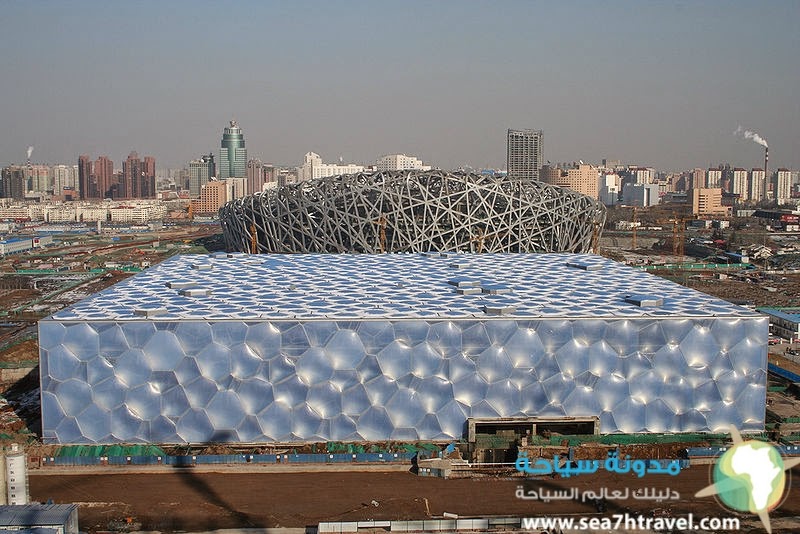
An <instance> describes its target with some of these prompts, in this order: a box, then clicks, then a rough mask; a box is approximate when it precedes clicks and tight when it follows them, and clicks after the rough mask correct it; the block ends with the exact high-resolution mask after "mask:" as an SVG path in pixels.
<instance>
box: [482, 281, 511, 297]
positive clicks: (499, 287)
mask: <svg viewBox="0 0 800 534" xmlns="http://www.w3.org/2000/svg"><path fill="white" fill-rule="evenodd" d="M481 289H482V291H483V292H484V293H486V294H487V295H506V294H508V293H511V288H510V287H508V286H506V285H503V284H484V285H483V286H482V288H481Z"/></svg>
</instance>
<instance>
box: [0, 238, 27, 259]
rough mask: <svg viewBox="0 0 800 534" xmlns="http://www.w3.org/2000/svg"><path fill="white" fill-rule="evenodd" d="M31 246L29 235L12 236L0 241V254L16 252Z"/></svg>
mask: <svg viewBox="0 0 800 534" xmlns="http://www.w3.org/2000/svg"><path fill="white" fill-rule="evenodd" d="M32 248H33V239H32V238H30V237H12V238H9V239H4V240H2V241H0V256H6V255H8V254H18V253H20V252H25V251H26V250H30V249H32Z"/></svg>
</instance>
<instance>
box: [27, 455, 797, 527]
mask: <svg viewBox="0 0 800 534" xmlns="http://www.w3.org/2000/svg"><path fill="white" fill-rule="evenodd" d="M224 469H225V468H224V467H223V468H220V470H224ZM111 471H112V472H110V473H109V472H104V473H102V474H86V473H83V474H75V475H64V474H56V473H48V472H47V470H41V471H36V472H32V476H31V477H30V488H31V497H32V498H33V499H34V500H37V501H45V500H47V499H53V500H54V501H55V502H77V503H80V510H79V513H78V516H79V521H80V528H81V530H83V531H86V532H90V533H94V532H97V531H100V530H105V529H107V528H108V525H109V523H111V522H114V521H120V520H124V519H125V518H126V517H130V518H132V520H133V521H135V522H136V523H140V524H141V529H142V530H159V531H162V532H177V531H198V530H200V531H202V530H211V529H222V528H242V527H262V528H263V527H303V526H310V525H316V524H317V523H319V522H320V521H358V520H367V519H376V520H378V519H384V520H386V519H425V518H428V517H435V516H439V517H441V515H442V514H443V513H444V512H449V513H455V514H458V515H460V516H487V515H494V516H522V517H524V516H535V515H558V514H582V515H583V514H589V515H597V516H599V515H598V514H597V511H596V509H595V506H594V505H593V504H591V503H589V502H586V503H582V502H580V501H579V500H577V501H551V502H549V503H545V502H541V501H532V500H521V499H519V498H517V497H516V496H515V491H516V489H517V487H518V485H519V484H520V483H521V480H520V479H496V478H482V479H459V480H443V479H438V478H424V477H417V476H415V475H413V474H411V473H408V472H400V473H398V472H372V473H365V472H345V471H342V472H314V473H308V472H305V473H252V472H200V471H196V470H193V469H191V468H188V469H176V470H172V471H165V472H162V473H147V474H125V473H124V472H123V471H121V470H120V471H118V472H113V471H114V470H113V469H112V470H111ZM709 473H710V469H709V467H708V466H694V467H692V468H690V469H687V470H685V471H683V472H681V473H680V474H679V475H677V476H674V477H673V476H669V475H647V476H645V477H644V478H637V477H636V476H635V475H620V474H616V473H607V472H602V471H601V472H598V473H595V474H593V475H582V476H578V477H573V478H569V479H550V478H540V479H528V480H527V481H525V482H524V484H525V487H526V488H527V489H534V490H539V489H541V488H544V489H547V490H570V489H571V488H576V489H577V490H578V491H579V492H583V491H585V490H592V491H597V490H598V489H599V488H601V487H606V488H608V489H609V490H613V489H620V490H623V489H624V488H629V489H630V491H631V492H633V491H634V490H635V489H637V488H660V489H663V488H670V489H673V490H676V491H678V492H679V493H680V499H679V500H678V501H664V502H662V503H655V502H654V501H646V500H634V499H632V498H631V499H625V500H616V501H614V500H609V501H608V509H607V510H606V512H605V513H604V514H603V516H605V517H610V516H611V515H612V514H621V513H625V512H631V513H642V514H644V515H647V516H652V514H653V510H654V509H658V510H659V511H658V512H657V513H665V514H669V515H672V516H683V515H685V514H688V513H690V512H691V513H693V514H694V516H695V518H696V519H698V518H699V517H703V516H726V517H727V516H731V515H732V514H731V513H730V512H727V511H725V510H724V509H722V508H721V507H720V506H719V505H718V504H717V503H716V502H715V499H714V498H713V497H707V498H702V499H696V498H694V494H695V493H696V492H697V491H698V490H700V489H702V488H703V487H705V486H707V485H708V484H709ZM798 477H800V469H799V468H795V469H794V473H793V478H794V480H795V481H797V480H800V479H798ZM787 485H790V489H789V490H788V491H787V495H788V496H787V498H786V500H785V501H784V503H783V504H782V506H780V507H779V508H778V509H777V510H774V511H773V512H772V513H771V514H770V517H771V519H772V523H773V532H776V533H784V532H786V533H788V532H798V531H800V520H798V519H797V518H796V516H800V484H798V483H797V482H795V484H794V485H793V486H791V481H789V482H788V483H787ZM372 501H375V502H377V506H375V505H374V504H373V502H372ZM741 517H742V520H743V528H742V530H741V531H740V532H763V531H764V530H763V527H761V525H760V523H758V519H757V518H754V517H753V516H746V515H745V516H741Z"/></svg>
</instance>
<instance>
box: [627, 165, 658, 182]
mask: <svg viewBox="0 0 800 534" xmlns="http://www.w3.org/2000/svg"><path fill="white" fill-rule="evenodd" d="M631 174H633V177H634V183H636V184H639V185H642V184H652V183H653V182H654V179H655V175H656V170H655V169H654V168H652V167H636V168H635V169H631Z"/></svg>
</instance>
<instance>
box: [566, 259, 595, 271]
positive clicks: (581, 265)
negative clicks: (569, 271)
mask: <svg viewBox="0 0 800 534" xmlns="http://www.w3.org/2000/svg"><path fill="white" fill-rule="evenodd" d="M567 267H572V268H573V269H581V270H584V271H600V270H602V269H603V264H602V263H597V262H593V261H581V260H577V261H568V262H567Z"/></svg>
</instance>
